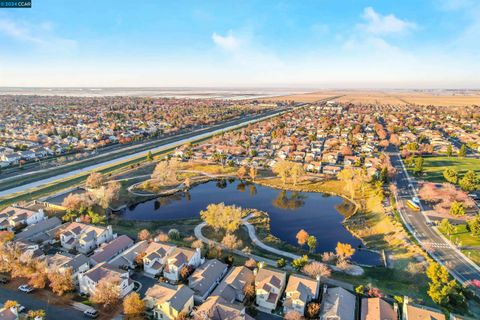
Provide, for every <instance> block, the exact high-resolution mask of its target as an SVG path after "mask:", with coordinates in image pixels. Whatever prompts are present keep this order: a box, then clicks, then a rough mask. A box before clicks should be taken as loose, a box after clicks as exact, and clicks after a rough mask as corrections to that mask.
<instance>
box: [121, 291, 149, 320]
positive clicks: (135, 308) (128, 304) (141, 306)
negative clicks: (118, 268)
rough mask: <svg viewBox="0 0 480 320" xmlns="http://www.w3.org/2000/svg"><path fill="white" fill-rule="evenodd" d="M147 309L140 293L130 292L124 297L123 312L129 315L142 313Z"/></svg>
mask: <svg viewBox="0 0 480 320" xmlns="http://www.w3.org/2000/svg"><path fill="white" fill-rule="evenodd" d="M144 311H145V303H144V302H143V300H142V299H140V295H139V294H138V293H136V292H132V293H130V294H129V295H128V296H126V297H125V299H123V312H124V313H125V314H126V315H127V316H132V315H133V316H135V315H140V314H142V312H144Z"/></svg>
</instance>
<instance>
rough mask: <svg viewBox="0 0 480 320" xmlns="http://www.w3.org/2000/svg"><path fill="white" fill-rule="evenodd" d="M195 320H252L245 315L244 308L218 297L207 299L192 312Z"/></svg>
mask: <svg viewBox="0 0 480 320" xmlns="http://www.w3.org/2000/svg"><path fill="white" fill-rule="evenodd" d="M193 319H195V320H253V318H252V317H250V316H249V315H248V314H246V313H245V306H243V305H241V304H238V303H229V302H228V301H226V300H225V299H223V298H222V297H219V296H212V297H209V298H208V299H207V300H206V301H205V302H204V303H202V304H201V305H200V306H199V307H197V309H196V310H195V311H194V312H193Z"/></svg>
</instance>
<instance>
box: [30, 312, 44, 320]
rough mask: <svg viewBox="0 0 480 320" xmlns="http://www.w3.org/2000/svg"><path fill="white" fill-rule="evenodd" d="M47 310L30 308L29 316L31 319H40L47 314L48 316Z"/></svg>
mask: <svg viewBox="0 0 480 320" xmlns="http://www.w3.org/2000/svg"><path fill="white" fill-rule="evenodd" d="M46 315H47V314H46V312H45V310H41V309H39V310H28V312H27V317H28V319H31V320H38V319H44V318H45V316H46Z"/></svg>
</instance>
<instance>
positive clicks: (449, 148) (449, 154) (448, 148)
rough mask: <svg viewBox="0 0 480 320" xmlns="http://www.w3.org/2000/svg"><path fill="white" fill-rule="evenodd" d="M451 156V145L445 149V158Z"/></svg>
mask: <svg viewBox="0 0 480 320" xmlns="http://www.w3.org/2000/svg"><path fill="white" fill-rule="evenodd" d="M452 155H453V149H452V146H451V145H448V147H447V157H451V156H452Z"/></svg>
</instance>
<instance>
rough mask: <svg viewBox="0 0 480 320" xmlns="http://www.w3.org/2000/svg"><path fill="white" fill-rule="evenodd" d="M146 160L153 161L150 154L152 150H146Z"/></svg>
mask: <svg viewBox="0 0 480 320" xmlns="http://www.w3.org/2000/svg"><path fill="white" fill-rule="evenodd" d="M146 158H147V161H153V155H152V151H148V152H147V157H146Z"/></svg>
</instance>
